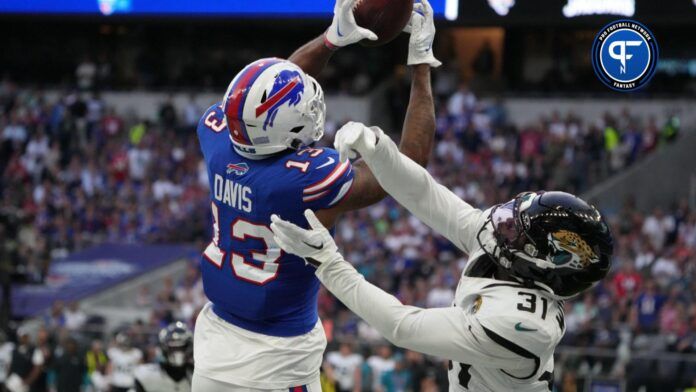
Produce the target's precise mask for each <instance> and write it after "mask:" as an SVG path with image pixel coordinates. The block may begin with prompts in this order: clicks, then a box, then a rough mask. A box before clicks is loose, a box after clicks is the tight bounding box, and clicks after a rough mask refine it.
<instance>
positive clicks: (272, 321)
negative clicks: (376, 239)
mask: <svg viewBox="0 0 696 392" xmlns="http://www.w3.org/2000/svg"><path fill="white" fill-rule="evenodd" d="M198 140H199V142H200V145H201V150H202V152H203V157H204V159H205V163H206V166H207V169H208V178H209V182H210V199H211V212H212V224H213V238H212V241H211V242H210V244H209V245H208V247H207V248H206V250H205V252H204V253H203V256H202V258H201V270H202V274H203V286H204V288H205V293H206V295H207V296H208V298H209V299H210V301H211V302H212V303H213V310H214V312H215V313H216V314H217V315H218V316H220V317H221V318H223V319H224V320H227V321H228V322H230V323H232V324H234V325H237V326H239V327H241V328H244V329H247V330H250V331H253V332H257V333H262V334H265V335H273V336H296V335H301V334H304V333H307V332H309V331H310V330H311V329H312V328H314V326H315V324H316V322H317V317H318V316H317V293H318V291H319V281H318V280H317V278H316V277H315V276H314V271H315V269H314V268H313V267H311V266H308V265H305V262H304V260H303V259H301V258H299V257H297V256H294V255H291V254H287V253H285V252H283V251H282V250H281V249H280V248H279V247H278V245H277V244H276V243H275V242H274V241H273V233H272V232H271V229H270V227H269V226H270V219H271V215H272V214H278V215H279V216H280V217H282V218H283V219H286V220H289V221H291V222H293V223H295V224H297V225H299V226H302V227H307V226H308V225H307V221H306V220H305V218H304V210H305V209H307V208H311V209H312V210H320V209H325V208H330V207H332V206H334V205H336V204H337V203H339V202H340V201H341V200H342V199H343V198H344V197H345V195H346V194H347V193H348V191H349V190H350V188H351V185H352V183H353V170H352V167H351V165H350V162H344V163H341V162H339V159H338V153H337V152H336V151H335V150H333V149H329V148H318V149H315V148H310V147H305V148H300V149H298V150H296V151H295V150H290V151H288V152H285V153H280V154H276V155H273V156H271V157H268V158H266V159H259V160H255V159H248V158H245V157H243V156H241V155H239V154H237V153H236V151H235V150H234V148H233V147H232V143H231V141H230V133H229V131H228V128H227V126H226V124H225V119H224V114H223V111H222V109H221V106H220V104H219V103H218V104H216V105H214V106H212V107H210V108H209V109H208V110H207V111H206V113H205V114H204V115H203V117H202V118H201V121H200V123H199V124H198Z"/></svg>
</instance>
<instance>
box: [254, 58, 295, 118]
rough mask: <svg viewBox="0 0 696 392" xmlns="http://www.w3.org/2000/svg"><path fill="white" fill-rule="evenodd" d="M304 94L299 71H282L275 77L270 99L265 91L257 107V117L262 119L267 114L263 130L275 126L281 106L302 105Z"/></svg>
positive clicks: (269, 95)
mask: <svg viewBox="0 0 696 392" xmlns="http://www.w3.org/2000/svg"><path fill="white" fill-rule="evenodd" d="M303 92H304V82H303V81H302V76H301V75H300V73H299V72H298V71H292V70H284V71H280V73H278V75H276V77H275V82H274V83H273V87H272V88H271V92H270V93H269V94H268V97H266V92H265V91H264V93H263V97H262V98H261V104H260V105H259V106H257V107H256V117H261V115H262V114H264V113H267V114H266V120H264V122H263V130H264V131H265V130H266V128H267V127H268V126H269V125H270V126H271V127H272V126H273V120H275V117H276V115H277V114H278V110H279V109H280V107H281V106H283V105H285V104H286V103H288V104H289V105H290V106H296V105H297V104H298V103H300V101H301V100H302V93H303Z"/></svg>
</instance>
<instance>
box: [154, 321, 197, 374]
mask: <svg viewBox="0 0 696 392" xmlns="http://www.w3.org/2000/svg"><path fill="white" fill-rule="evenodd" d="M158 340H159V348H160V350H161V352H162V358H163V360H164V363H165V364H166V365H169V366H172V367H185V366H188V365H190V364H191V362H192V356H193V335H192V334H191V330H189V328H188V327H187V326H186V324H184V323H182V322H181V321H177V322H174V323H171V324H169V325H168V326H167V327H166V328H163V329H162V330H161V331H160V333H159V339H158Z"/></svg>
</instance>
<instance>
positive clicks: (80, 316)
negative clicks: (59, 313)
mask: <svg viewBox="0 0 696 392" xmlns="http://www.w3.org/2000/svg"><path fill="white" fill-rule="evenodd" d="M64 317H65V328H67V329H68V330H70V331H75V330H79V329H81V328H82V327H83V326H84V325H85V322H86V321H87V315H86V314H85V313H84V312H83V311H82V310H80V304H79V303H78V302H77V301H73V302H71V303H70V305H68V308H67V309H66V310H65V312H64Z"/></svg>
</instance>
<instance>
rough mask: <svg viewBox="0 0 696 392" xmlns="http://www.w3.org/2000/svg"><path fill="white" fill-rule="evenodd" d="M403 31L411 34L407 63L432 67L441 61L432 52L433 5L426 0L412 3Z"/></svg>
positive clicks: (437, 65)
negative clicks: (411, 10)
mask: <svg viewBox="0 0 696 392" xmlns="http://www.w3.org/2000/svg"><path fill="white" fill-rule="evenodd" d="M404 31H405V32H407V33H410V34H411V38H409V40H408V60H407V64H408V65H416V64H428V65H430V66H431V67H433V68H436V67H439V66H440V65H442V63H441V62H440V61H439V60H438V59H436V58H435V55H434V54H433V40H435V22H434V21H433V7H431V6H430V3H428V0H420V1H419V2H417V3H414V4H413V12H412V13H411V20H410V21H409V22H408V24H407V25H406V27H405V28H404Z"/></svg>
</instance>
